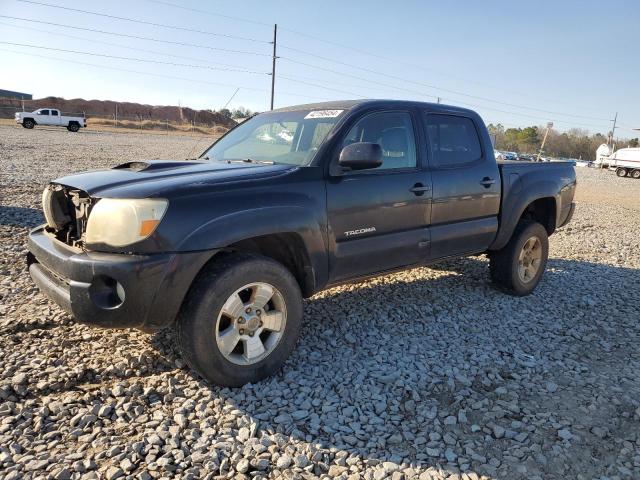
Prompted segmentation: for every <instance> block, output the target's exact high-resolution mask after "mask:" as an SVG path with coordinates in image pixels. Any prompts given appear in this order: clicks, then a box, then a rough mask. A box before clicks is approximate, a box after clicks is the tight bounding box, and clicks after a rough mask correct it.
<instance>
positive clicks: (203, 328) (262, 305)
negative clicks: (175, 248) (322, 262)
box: [176, 254, 302, 387]
mask: <svg viewBox="0 0 640 480" xmlns="http://www.w3.org/2000/svg"><path fill="white" fill-rule="evenodd" d="M301 323H302V294H301V293H300V287H299V286H298V283H297V282H296V279H295V278H294V277H293V275H292V274H291V272H289V270H287V269H286V268H285V267H284V266H283V265H282V264H280V263H278V262H276V261H275V260H272V259H271V258H268V257H263V256H259V255H253V254H231V255H227V256H224V257H222V258H220V259H219V260H217V261H214V263H212V264H211V266H209V267H206V269H205V270H204V271H203V272H201V273H200V274H199V275H198V277H197V278H196V280H195V281H194V283H193V285H192V286H191V288H190V290H189V293H188V294H187V297H186V298H185V301H184V303H183V305H182V308H181V310H180V313H179V314H178V319H177V322H176V329H177V337H178V343H179V346H180V350H181V352H182V356H183V358H184V359H185V361H186V363H187V364H188V365H189V366H190V367H191V368H192V369H193V370H195V371H196V372H198V373H199V374H200V375H201V376H202V377H204V378H205V379H206V380H208V381H209V382H212V383H215V384H218V385H221V386H225V387H240V386H242V385H244V384H246V383H250V382H251V383H255V382H257V381H259V380H262V379H264V378H266V377H268V376H270V375H272V374H273V373H275V372H276V371H278V370H279V369H280V368H281V367H282V365H283V364H284V362H285V360H286V359H287V357H288V356H289V355H290V353H291V352H292V350H293V349H294V347H295V344H296V341H297V339H298V335H299V333H300V325H301Z"/></svg>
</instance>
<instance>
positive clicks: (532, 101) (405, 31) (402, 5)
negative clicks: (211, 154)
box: [0, 0, 640, 137]
mask: <svg viewBox="0 0 640 480" xmlns="http://www.w3.org/2000/svg"><path fill="white" fill-rule="evenodd" d="M166 2H169V3H174V4H179V5H182V6H184V7H186V8H176V7H173V6H170V5H167V4H166ZM40 3H49V4H51V5H59V6H64V7H68V8H75V9H82V10H89V11H94V12H101V13H104V14H108V15H113V16H121V17H127V18H132V19H138V20H143V21H145V22H151V23H156V24H169V25H174V26H178V27H185V28H188V29H193V30H200V31H201V32H208V33H197V32H191V31H186V30H178V29H169V28H164V27H160V26H155V25H148V24H139V23H134V22H129V21H124V20H118V19H114V18H105V17H100V16H95V15H90V14H85V13H80V12H74V11H68V10H63V9H58V8H52V7H48V6H44V5H37V4H33V3H25V2H20V1H18V0H0V15H4V16H11V17H21V18H26V19H30V20H39V21H42V22H51V23H59V24H66V25H72V26H76V27H81V28H90V29H98V30H103V31H108V32H114V33H118V34H125V35H133V36H139V37H140V36H142V37H150V38H155V39H159V40H165V41H167V42H181V43H191V44H197V45H200V46H201V47H209V48H201V47H195V46H184V45H175V44H168V43H162V42H153V41H150V40H143V39H133V38H127V37H122V36H117V35H108V34H105V33H95V32H88V31H82V30H77V29H76V30H74V29H69V28H64V27H60V26H55V25H47V24H39V23H34V22H27V21H21V20H16V19H8V18H0V42H13V43H24V44H31V45H37V46H46V47H48V48H55V49H64V50H76V51H81V52H92V53H97V54H102V55H111V56H119V57H131V58H137V59H139V60H152V61H156V62H168V63H174V64H175V63H178V64H181V65H165V64H156V63H151V62H140V61H133V60H124V59H115V58H108V57H100V56H89V55H83V54H79V53H71V52H61V51H55V50H45V49H39V48H29V47H24V46H17V45H7V44H6V43H0V65H2V68H1V70H0V88H5V89H11V90H19V91H25V92H29V93H33V94H34V96H35V97H42V96H48V95H54V96H63V97H65V98H78V97H81V98H86V99H103V100H106V99H109V100H118V101H136V102H143V103H150V104H160V105H175V104H178V102H180V103H181V104H182V105H184V106H190V107H194V108H213V109H217V108H220V107H222V106H223V105H224V104H225V103H227V101H228V100H229V98H230V97H231V95H232V94H233V93H234V91H235V90H236V88H237V87H240V90H239V92H238V93H237V95H236V96H235V98H234V99H233V100H232V101H231V103H230V107H237V106H240V105H242V106H245V107H248V108H250V109H252V110H266V109H268V107H269V90H270V82H271V77H270V76H269V75H267V72H269V71H270V70H271V58H270V54H271V48H272V47H271V45H270V44H269V42H270V41H271V37H272V35H273V26H272V25H273V23H278V27H279V32H278V44H279V51H278V55H279V56H280V57H282V58H280V59H279V60H278V65H277V75H276V101H275V103H276V107H278V106H285V105H290V104H297V103H308V102H312V101H322V100H331V99H339V98H354V97H370V98H405V99H418V100H426V101H435V99H436V98H437V97H441V98H442V101H443V103H450V104H455V105H462V106H468V107H470V108H473V109H475V110H477V111H478V112H480V114H481V115H482V116H483V118H484V119H485V121H486V122H487V123H489V122H501V123H503V124H504V125H506V126H526V125H542V124H545V123H546V122H547V121H554V122H555V124H556V126H557V127H558V128H559V129H561V130H565V129H568V128H571V127H578V128H585V129H588V130H590V131H592V132H595V131H600V132H606V131H607V130H609V129H610V128H611V122H610V121H609V119H612V118H613V115H614V114H615V112H616V111H617V112H618V122H619V123H618V125H619V127H620V128H621V129H620V130H619V131H617V132H616V134H617V136H620V137H630V136H638V134H639V132H634V131H632V130H630V128H631V127H640V91H639V90H640V43H639V42H638V41H637V36H638V31H639V30H640V4H639V3H638V2H637V1H631V0H628V1H607V2H604V1H600V2H595V1H555V2H548V1H545V0H540V1H537V2H518V1H513V0H512V1H509V2H503V1H486V2H477V1H459V2H442V1H405V2H401V1H398V2H389V1H377V0H376V1H357V2H356V1H352V2H347V1H344V0H342V1H334V0H323V1H322V2H318V1H314V2H310V1H308V2H294V1H291V0H288V1H283V0H269V1H265V0H261V1H258V0H250V1H236V2H213V1H210V2H204V1H200V2H199V1H196V0H183V1H180V0H161V1H153V0H129V1H123V0H113V1H109V2H98V1H85V2H80V3H79V2H77V1H70V0H41V2H40ZM189 8H191V9H197V10H203V11H202V12H196V11H193V10H189ZM204 11H206V12H210V13H205V12H204ZM247 20H248V21H247ZM45 31H46V32H45ZM47 32H50V33H47ZM213 33H217V34H222V35H229V36H234V37H243V38H242V39H239V38H228V37H225V36H218V35H213ZM9 50H10V51H9ZM225 50H233V52H229V51H225ZM17 52H22V53H17ZM24 53H28V54H30V55H24ZM65 60H68V61H65ZM72 62H82V63H81V64H80V63H72ZM88 64H91V65H88ZM187 65H190V66H187ZM100 66H102V67H108V68H101V67H100ZM223 69H232V70H242V71H229V70H223ZM134 71H135V72H138V73H134ZM145 73H146V74H149V75H146V74H145Z"/></svg>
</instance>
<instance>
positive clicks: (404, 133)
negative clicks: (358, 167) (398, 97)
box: [342, 112, 416, 171]
mask: <svg viewBox="0 0 640 480" xmlns="http://www.w3.org/2000/svg"><path fill="white" fill-rule="evenodd" d="M357 142H370V143H377V144H379V145H380V147H382V165H381V166H380V167H378V168H376V169H375V170H380V169H386V170H388V169H398V168H415V166H416V141H415V137H414V135H413V124H412V122H411V115H409V113H407V112H380V113H372V114H370V115H367V116H365V117H363V118H361V119H360V120H358V122H357V123H356V124H355V125H354V126H353V127H352V128H351V130H349V133H347V136H346V137H345V139H344V141H343V143H342V147H343V148H344V147H346V146H347V145H350V144H352V143H357ZM363 171H366V170H363Z"/></svg>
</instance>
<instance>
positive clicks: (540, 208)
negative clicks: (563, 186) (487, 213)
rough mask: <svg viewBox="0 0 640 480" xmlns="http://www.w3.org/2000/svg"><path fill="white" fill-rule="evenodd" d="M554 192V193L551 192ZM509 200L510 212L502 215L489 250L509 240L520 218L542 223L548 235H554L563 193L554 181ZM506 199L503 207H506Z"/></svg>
mask: <svg viewBox="0 0 640 480" xmlns="http://www.w3.org/2000/svg"><path fill="white" fill-rule="evenodd" d="M551 192H554V193H551ZM508 200H510V201H512V202H513V203H512V204H511V205H509V207H508V209H509V210H508V212H506V213H504V212H503V214H502V215H501V218H500V220H501V221H500V228H499V231H498V235H497V237H496V239H495V240H494V242H493V243H492V244H491V246H490V247H489V250H499V249H501V248H503V247H504V246H505V245H506V244H507V243H508V242H509V239H510V238H511V236H512V235H513V232H514V231H515V229H516V227H517V226H518V223H519V222H520V220H523V219H528V220H534V221H537V222H539V223H541V224H542V225H543V226H544V228H545V230H546V231H547V234H548V235H552V234H553V233H554V232H555V230H556V227H557V225H558V214H559V212H560V211H561V202H562V200H561V194H560V193H559V192H558V188H557V186H556V185H555V184H553V183H548V184H543V185H537V186H535V188H531V189H529V191H528V192H527V191H523V192H521V193H519V194H517V195H514V196H511V197H510V198H509V199H508ZM506 203H508V202H505V199H503V201H502V208H503V209H505V204H506Z"/></svg>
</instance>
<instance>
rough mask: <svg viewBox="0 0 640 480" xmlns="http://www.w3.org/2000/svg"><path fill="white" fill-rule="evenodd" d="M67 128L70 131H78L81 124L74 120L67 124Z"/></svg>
mask: <svg viewBox="0 0 640 480" xmlns="http://www.w3.org/2000/svg"><path fill="white" fill-rule="evenodd" d="M67 130H69V131H70V132H77V131H78V130H80V125H78V124H77V123H76V122H72V123H70V124H69V125H67Z"/></svg>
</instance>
